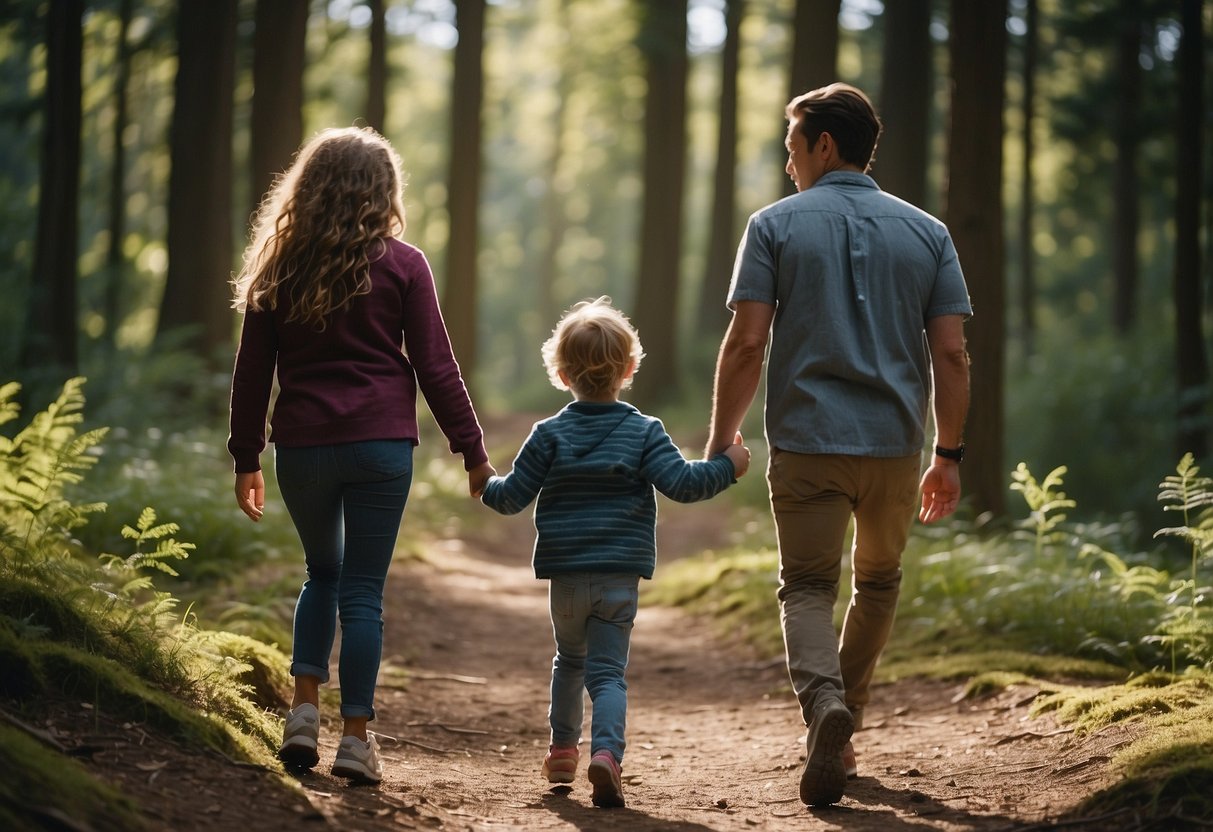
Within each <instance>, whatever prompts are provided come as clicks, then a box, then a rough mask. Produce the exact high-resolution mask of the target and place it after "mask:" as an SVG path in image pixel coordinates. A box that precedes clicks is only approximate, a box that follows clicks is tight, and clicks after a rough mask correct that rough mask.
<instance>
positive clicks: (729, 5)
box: [699, 0, 745, 343]
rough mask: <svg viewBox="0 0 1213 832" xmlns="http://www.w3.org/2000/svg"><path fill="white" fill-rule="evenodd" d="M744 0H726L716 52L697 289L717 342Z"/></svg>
mask: <svg viewBox="0 0 1213 832" xmlns="http://www.w3.org/2000/svg"><path fill="white" fill-rule="evenodd" d="M744 15H745V0H726V5H725V27H726V30H725V38H724V49H723V51H722V52H721V55H720V121H719V123H718V128H717V131H716V173H715V176H714V178H713V180H712V226H711V232H710V234H709V235H708V257H707V262H706V263H705V264H704V271H703V286H702V287H701V288H700V292H699V335H700V337H701V338H703V339H704V340H706V341H708V342H710V343H720V339H721V338H722V337H723V335H724V330H725V327H726V326H727V325H728V322H729V314H728V310H727V309H726V308H725V300H726V296H727V294H728V290H729V282H730V281H731V280H732V277H733V257H734V253H735V252H736V250H737V240H736V239H735V237H734V233H735V226H736V217H735V214H736V213H737V194H736V191H737V70H738V67H739V65H740V55H741V20H742V17H743V16H744Z"/></svg>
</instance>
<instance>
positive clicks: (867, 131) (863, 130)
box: [786, 83, 884, 172]
mask: <svg viewBox="0 0 1213 832" xmlns="http://www.w3.org/2000/svg"><path fill="white" fill-rule="evenodd" d="M786 114H787V117H788V121H799V123H800V132H802V133H804V137H805V139H806V140H808V143H809V148H810V149H812V147H813V146H814V145H816V144H817V140H818V139H819V138H820V137H821V134H822V133H829V134H830V135H831V136H832V137H833V139H834V143H835V144H837V145H838V155H839V156H841V157H842V159H843V161H846V162H849V163H850V164H852V165H856V166H858V167H860V168H862V169H863V171H864V172H867V170H868V168H869V167H871V165H872V161H873V159H874V158H875V155H876V142H877V140H878V139H879V138H880V133H881V130H883V129H884V127H883V125H882V124H881V123H880V118H879V117H878V116H877V115H876V110H875V109H874V108H873V107H872V102H871V101H869V100H868V97H867V96H866V95H864V93H863V91H862V90H860V89H858V88H857V87H852V86H851V85H850V84H843V83H834V84H830V85H829V86H825V87H819V88H818V89H815V90H811V91H809V92H806V93H804V94H803V95H798V96H796V97H795V98H793V99H792V100H791V101H790V102H789V103H788V106H787V109H786Z"/></svg>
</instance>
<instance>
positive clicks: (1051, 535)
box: [1011, 462, 1077, 560]
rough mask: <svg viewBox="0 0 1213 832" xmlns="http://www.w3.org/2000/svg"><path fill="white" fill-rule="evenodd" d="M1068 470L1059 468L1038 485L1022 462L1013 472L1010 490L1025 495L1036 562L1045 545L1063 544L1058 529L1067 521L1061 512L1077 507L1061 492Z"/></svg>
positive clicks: (1026, 523) (1026, 521) (1062, 535)
mask: <svg viewBox="0 0 1213 832" xmlns="http://www.w3.org/2000/svg"><path fill="white" fill-rule="evenodd" d="M1066 470H1067V469H1066V466H1064V465H1060V466H1058V467H1057V468H1054V469H1053V470H1052V471H1050V472H1049V474H1048V476H1046V477H1045V478H1044V481H1043V482H1039V483H1038V482H1037V481H1036V478H1035V477H1034V476H1032V472H1031V471H1029V470H1028V466H1027V465H1025V464H1024V463H1022V462H1021V463H1019V465H1017V466H1016V467H1015V470H1014V471H1012V472H1011V480H1012V482H1011V490H1012V491H1018V492H1020V493H1021V494H1023V499H1024V502H1026V503H1027V504H1028V510H1029V512H1030V514H1029V515H1028V519H1027V520H1025V521H1024V525H1025V526H1026V527H1027V528H1028V529H1029V530H1030V531H1031V532H1033V537H1034V541H1035V546H1036V558H1037V560H1039V559H1040V556H1041V554H1042V553H1043V552H1044V548H1045V546H1046V545H1048V544H1050V543H1057V542H1060V541H1061V540H1062V539H1063V537H1064V534H1063V533H1062V532H1060V531H1058V527H1059V526H1060V525H1061V524H1062V523H1064V522H1065V519H1066V515H1065V514H1064V513H1062V511H1061V510H1062V509H1067V508H1074V507H1075V506H1076V505H1077V503H1075V502H1074V501H1073V500H1071V499H1069V498H1068V497H1066V494H1065V492H1064V491H1062V490H1060V486H1061V484H1062V480H1063V478H1064V477H1065V474H1066Z"/></svg>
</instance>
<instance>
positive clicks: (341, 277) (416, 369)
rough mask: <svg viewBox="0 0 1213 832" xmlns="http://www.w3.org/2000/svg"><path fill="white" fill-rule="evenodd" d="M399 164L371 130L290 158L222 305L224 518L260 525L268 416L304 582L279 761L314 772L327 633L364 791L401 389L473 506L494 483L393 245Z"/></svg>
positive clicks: (424, 282) (449, 364) (350, 763)
mask: <svg viewBox="0 0 1213 832" xmlns="http://www.w3.org/2000/svg"><path fill="white" fill-rule="evenodd" d="M402 188H403V180H402V177H401V172H400V159H399V157H398V156H397V154H396V152H395V151H394V150H393V149H392V146H391V145H390V144H389V143H388V141H387V140H386V139H385V138H383V137H382V136H380V135H379V134H378V133H376V132H374V131H373V130H370V129H362V128H345V129H332V130H325V131H322V132H321V133H319V134H317V135H316V136H315V137H313V138H312V139H311V140H310V141H308V142H307V143H306V144H304V146H303V147H302V148H301V149H300V151H299V153H298V155H297V156H296V158H295V161H294V163H293V164H292V165H291V167H290V169H289V170H287V171H286V173H285V174H284V175H283V176H282V177H281V178H279V179H278V180H277V181H276V182H275V184H274V185H273V187H272V188H271V189H270V191H269V193H268V194H267V195H266V197H265V199H264V201H263V202H262V204H261V207H260V209H259V210H258V212H257V215H256V217H255V219H254V222H253V229H252V234H251V236H250V239H251V241H250V243H249V246H248V248H247V249H246V250H245V252H244V265H243V268H242V269H241V271H240V274H239V276H238V277H237V279H236V281H235V286H236V293H235V294H236V297H235V303H234V305H235V306H236V307H237V308H238V309H240V310H242V311H243V313H244V323H243V329H242V331H241V336H240V347H239V350H238V351H237V355H236V366H235V371H234V373H233V377H232V398H231V437H230V439H229V440H228V450H229V451H230V453H231V455H232V458H233V459H234V460H235V472H236V502H237V504H238V505H239V506H240V509H241V510H242V511H243V512H244V513H245V514H246V515H248V517H249V519H251V520H253V521H256V520H258V519H260V517H261V515H262V512H263V510H264V506H265V480H264V478H263V476H262V472H261V463H260V456H261V453H262V451H263V450H264V449H265V446H266V439H267V437H266V416H267V413H268V411H269V405H270V394H271V390H272V388H273V382H274V376H275V373H276V374H277V378H278V387H279V392H278V397H277V400H276V401H275V403H274V408H273V415H272V417H271V418H270V436H269V441H272V442H273V443H274V445H275V451H274V462H275V472H276V474H277V479H278V487H279V490H280V491H281V494H282V500H283V502H284V503H285V504H286V508H287V511H288V512H289V513H290V516H291V519H292V521H293V522H294V525H295V528H296V530H297V531H298V533H299V540H300V543H301V544H302V548H303V552H304V557H305V560H306V565H307V579H306V580H305V581H304V583H303V587H302V589H301V590H300V593H299V600H298V602H297V603H296V606H295V622H294V643H293V649H292V657H291V675H292V676H293V677H294V681H295V692H294V698H293V701H292V703H291V710H290V712H289V713H288V714H287V719H286V725H285V729H284V733H283V741H282V748H281V749H280V751H279V756H280V757H281V759H282V760H283V761H284V762H286V763H287V764H288V765H292V766H296V767H304V768H310V767H312V766H315V765H316V764H317V763H318V762H319V750H318V739H319V711H318V707H319V703H320V702H319V687H320V685H321V684H323V683H325V682H327V681H328V678H329V654H330V652H331V651H332V647H333V642H334V640H335V637H336V628H337V622H338V620H339V621H340V624H341V651H340V657H339V660H338V671H339V674H340V679H341V716H342V719H343V729H342V738H341V742H340V744H339V746H338V749H337V753H336V760H335V762H334V764H333V774H335V775H338V776H342V777H347V778H350V779H354V780H364V781H369V782H375V783H377V782H379V781H380V780H381V779H382V777H383V767H382V764H381V762H380V759H379V754H378V746H377V743H376V741H375V736H374V734H373V733H371V732H368V731H367V723H368V722H369V721H371V720H373V719H374V718H375V709H374V695H375V678H376V676H377V675H378V671H379V662H380V656H381V653H382V642H383V587H384V582H385V580H386V577H387V570H388V566H389V565H390V563H391V560H392V551H393V549H394V548H395V544H396V537H397V535H398V533H399V531H400V521H401V518H402V516H403V513H404V505H405V501H406V500H407V498H408V493H409V487H410V485H411V482H412V473H413V448H414V446H415V445H416V444H417V442H418V438H417V434H418V431H417V407H416V405H417V390H418V389H420V390H421V393H422V394H423V395H424V396H425V400H426V403H427V404H428V405H429V408H430V410H431V412H432V413H433V414H434V418H435V420H436V421H437V423H438V426H439V427H440V428H441V429H442V432H443V433H444V434H445V435H446V438H447V439H448V441H449V443H450V449H451V452H452V453H457V454H462V455H463V463H464V468H465V469H466V470H467V472H468V489H469V492H470V493H471V494H472V495H473V496H478V495H479V493H480V492H481V490H482V489H483V487H484V483H485V482H486V481H487V480H488V478H489V476H491V475H492V474H493V473H494V472H493V468H492V466H491V465H490V464H489V461H488V455H487V454H486V453H485V449H484V435H483V432H482V431H481V429H480V424H479V422H478V420H477V418H476V413H475V410H474V409H473V407H472V402H471V399H470V398H469V396H468V392H467V388H466V387H465V385H464V383H463V378H462V376H461V375H460V373H459V365H458V364H457V363H456V361H455V356H454V355H453V353H452V351H451V344H450V338H449V337H448V335H447V331H446V327H445V325H444V324H443V320H442V313H441V311H440V310H439V308H438V298H437V293H436V291H435V288H434V278H433V275H432V273H431V271H430V267H429V264H428V263H427V262H426V259H425V255H423V254H422V253H421V251H420V250H419V249H417V248H415V247H413V246H411V245H408V244H407V243H404V242H402V241H401V240H400V239H399V235H400V234H401V233H403V231H404V226H405V221H404V207H403V202H402V200H401V192H402Z"/></svg>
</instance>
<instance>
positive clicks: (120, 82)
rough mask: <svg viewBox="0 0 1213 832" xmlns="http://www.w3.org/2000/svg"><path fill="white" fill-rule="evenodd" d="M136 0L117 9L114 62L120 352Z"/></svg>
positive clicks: (108, 313)
mask: <svg viewBox="0 0 1213 832" xmlns="http://www.w3.org/2000/svg"><path fill="white" fill-rule="evenodd" d="M133 15H134V0H122V2H121V4H120V5H119V7H118V50H117V55H116V56H115V59H114V63H115V65H116V67H117V72H116V73H115V74H114V131H113V136H114V139H113V141H114V157H113V159H112V160H111V161H110V194H109V246H108V247H107V249H106V253H105V277H106V281H105V308H104V309H103V314H104V315H105V343H106V347H107V348H108V349H109V350H110V351H111V352H113V351H116V350H117V349H118V327H120V326H121V325H122V315H123V308H122V307H123V303H122V299H123V297H124V295H125V293H126V292H125V289H126V280H125V277H126V255H125V254H124V253H123V243H124V242H125V240H126V142H125V140H124V139H125V135H126V127H127V124H129V122H130V116H129V114H128V111H127V95H128V91H127V87H128V86H129V85H130V79H131V46H130V44H129V43H128V40H129V37H130V28H131V17H132V16H133Z"/></svg>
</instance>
